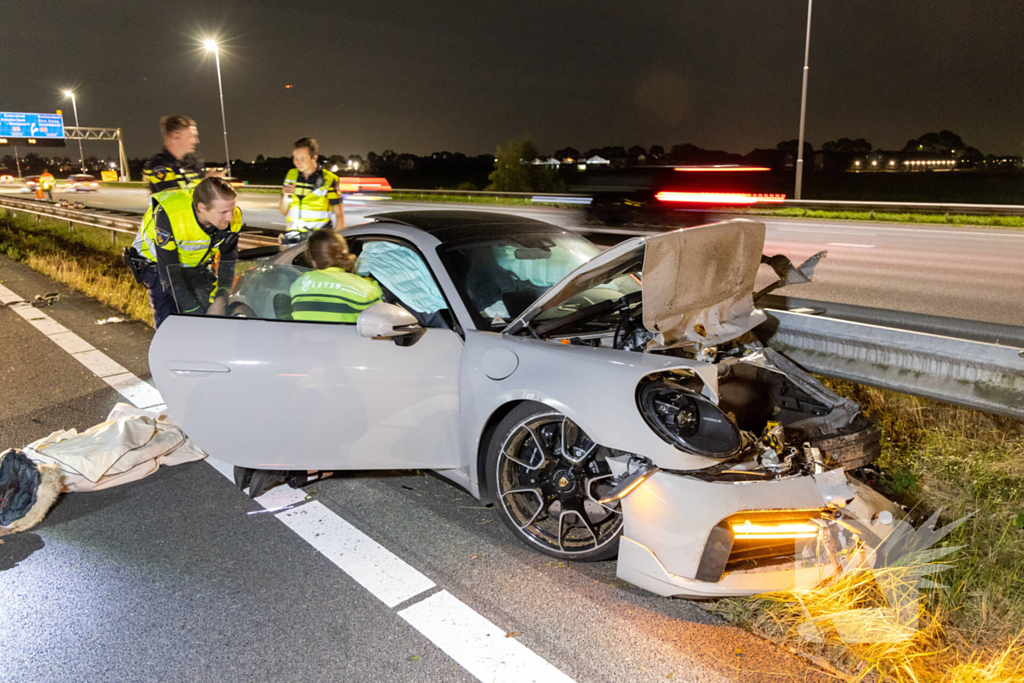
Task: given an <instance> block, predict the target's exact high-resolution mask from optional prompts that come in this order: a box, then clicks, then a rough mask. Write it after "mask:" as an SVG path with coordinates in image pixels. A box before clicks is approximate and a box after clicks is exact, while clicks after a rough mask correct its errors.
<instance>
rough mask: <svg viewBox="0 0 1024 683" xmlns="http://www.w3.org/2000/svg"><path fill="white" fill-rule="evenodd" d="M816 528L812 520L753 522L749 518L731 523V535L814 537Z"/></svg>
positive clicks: (770, 537)
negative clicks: (741, 521)
mask: <svg viewBox="0 0 1024 683" xmlns="http://www.w3.org/2000/svg"><path fill="white" fill-rule="evenodd" d="M818 529H819V527H818V526H817V525H816V524H814V523H812V522H781V523H778V524H771V523H768V524H753V523H752V522H751V521H750V520H749V519H748V520H747V521H745V522H743V523H742V524H733V525H732V533H733V536H734V537H735V538H737V539H740V538H757V539H762V538H763V539H776V538H814V537H815V536H817V535H818Z"/></svg>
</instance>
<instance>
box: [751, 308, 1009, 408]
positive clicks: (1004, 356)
mask: <svg viewBox="0 0 1024 683" xmlns="http://www.w3.org/2000/svg"><path fill="white" fill-rule="evenodd" d="M765 312H766V313H767V314H768V318H769V320H768V323H767V324H766V326H767V342H768V344H769V345H770V346H772V347H773V348H776V349H778V350H779V351H781V352H783V353H785V354H786V355H787V356H789V357H790V358H792V359H793V360H794V361H796V362H797V363H799V364H800V365H802V366H803V367H805V368H806V369H807V370H809V371H811V372H814V373H817V374H820V375H825V376H827V377H835V378H837V379H844V380H849V381H851V382H857V383H858V384H866V385H868V386H873V387H878V388H880V389H889V390H892V391H898V392H900V393H904V394H911V395H913V396H921V397H924V398H931V399H935V400H937V401H942V402H944V403H952V404H954V405H959V406H965V407H967V408H974V409H976V410H981V411H984V412H988V413H995V414H997V415H1005V416H1008V417H1013V418H1016V419H1018V420H1024V350H1022V347H1024V345H1022V344H1016V345H1003V344H993V343H987V342H982V341H975V340H972V339H957V338H954V337H949V336H943V335H939V334H929V333H926V332H918V331H914V330H907V329H897V328H894V327H883V326H881V325H872V324H868V323H861V322H853V321H850V320H840V319H838V318H830V317H825V316H821V315H812V314H808V313H797V312H793V311H785V310H778V309H768V310H766V311H765ZM883 313H886V314H888V313H895V312H893V311H884V312H883ZM958 322H960V323H967V322H968V321H958ZM1004 327H1009V326H1004ZM1014 336H1015V338H1020V337H1021V336H1024V328H1016V331H1015V332H1014Z"/></svg>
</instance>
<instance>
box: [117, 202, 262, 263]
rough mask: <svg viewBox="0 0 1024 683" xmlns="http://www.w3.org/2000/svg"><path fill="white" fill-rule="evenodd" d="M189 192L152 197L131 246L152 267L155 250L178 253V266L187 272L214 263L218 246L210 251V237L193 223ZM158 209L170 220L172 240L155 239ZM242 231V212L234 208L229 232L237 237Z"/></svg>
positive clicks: (214, 246) (196, 221) (194, 216)
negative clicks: (155, 215) (179, 264)
mask: <svg viewBox="0 0 1024 683" xmlns="http://www.w3.org/2000/svg"><path fill="white" fill-rule="evenodd" d="M192 192H193V191H192V190H166V191H164V192H157V193H156V194H155V195H153V197H152V201H151V202H150V206H149V209H148V210H147V211H146V215H144V216H143V217H142V227H141V228H140V229H139V234H138V235H137V236H136V237H135V242H134V246H135V248H136V249H138V251H139V253H140V254H142V256H144V257H145V258H147V259H148V260H150V261H152V262H154V263H155V262H156V250H157V249H167V250H169V251H175V250H177V252H178V262H179V263H181V264H182V265H183V266H185V267H187V268H194V267H195V266H198V265H199V264H200V262H202V261H203V259H204V258H206V260H207V262H211V261H213V259H214V258H215V256H216V254H218V253H219V252H220V243H219V242H218V243H217V244H213V245H212V247H211V244H210V242H211V237H210V236H209V235H208V234H206V231H205V230H203V228H202V226H200V225H199V221H198V220H196V214H195V211H194V210H193V209H192ZM157 207H159V208H160V209H161V210H162V211H163V212H164V213H165V214H167V218H168V219H170V223H171V231H172V232H173V235H171V237H173V238H174V239H173V240H171V239H167V238H165V237H163V236H160V235H157V231H156V218H155V217H154V215H153V214H154V211H155V210H156V209H157ZM241 229H242V210H241V209H240V208H238V207H237V206H236V207H235V213H234V215H233V216H232V217H231V225H230V226H229V230H230V231H231V232H233V233H237V232H240V231H241Z"/></svg>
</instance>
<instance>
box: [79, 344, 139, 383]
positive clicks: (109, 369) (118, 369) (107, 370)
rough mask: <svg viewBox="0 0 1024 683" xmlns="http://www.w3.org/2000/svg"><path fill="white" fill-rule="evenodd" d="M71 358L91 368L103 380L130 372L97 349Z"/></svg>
mask: <svg viewBox="0 0 1024 683" xmlns="http://www.w3.org/2000/svg"><path fill="white" fill-rule="evenodd" d="M71 357H72V358H74V359H75V360H77V361H78V362H79V363H81V364H82V365H84V366H85V367H87V368H89V370H91V371H92V373H93V374H94V375H96V376H97V377H99V378H101V379H102V378H103V377H111V376H113V375H123V374H124V373H126V372H128V369H127V368H125V367H123V366H122V365H120V364H118V363H116V362H114V360H113V359H112V358H111V357H110V356H108V355H107V354H105V353H103V352H102V351H97V350H95V349H93V350H92V351H83V352H82V353H73V354H71Z"/></svg>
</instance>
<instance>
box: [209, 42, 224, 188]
mask: <svg viewBox="0 0 1024 683" xmlns="http://www.w3.org/2000/svg"><path fill="white" fill-rule="evenodd" d="M203 45H205V46H206V50H207V52H212V53H213V56H214V58H215V59H216V60H217V89H218V90H219V91H220V123H221V126H223V128H224V156H225V157H226V161H227V165H228V176H230V175H231V153H230V152H228V120H227V117H225V116H224V86H223V85H222V84H221V80H220V50H219V49H218V46H217V41H216V40H212V39H207V40H204V41H203Z"/></svg>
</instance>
